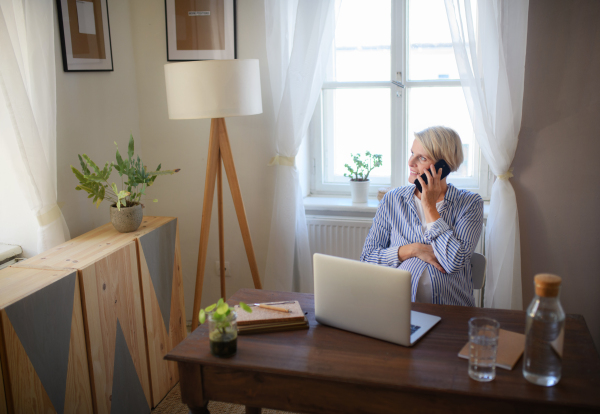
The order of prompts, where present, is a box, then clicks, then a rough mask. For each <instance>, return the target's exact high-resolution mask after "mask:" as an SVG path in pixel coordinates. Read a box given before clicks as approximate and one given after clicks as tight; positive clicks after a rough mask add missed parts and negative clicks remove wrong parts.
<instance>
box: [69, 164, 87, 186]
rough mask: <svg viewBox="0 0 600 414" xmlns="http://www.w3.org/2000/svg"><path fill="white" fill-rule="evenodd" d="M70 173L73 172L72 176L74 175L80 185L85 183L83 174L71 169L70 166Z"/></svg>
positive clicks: (73, 168)
mask: <svg viewBox="0 0 600 414" xmlns="http://www.w3.org/2000/svg"><path fill="white" fill-rule="evenodd" d="M71 171H73V174H75V177H77V179H78V180H79V182H80V183H83V182H85V177H84V176H83V174H81V173H80V172H79V170H78V169H77V168H75V167H73V166H72V165H71Z"/></svg>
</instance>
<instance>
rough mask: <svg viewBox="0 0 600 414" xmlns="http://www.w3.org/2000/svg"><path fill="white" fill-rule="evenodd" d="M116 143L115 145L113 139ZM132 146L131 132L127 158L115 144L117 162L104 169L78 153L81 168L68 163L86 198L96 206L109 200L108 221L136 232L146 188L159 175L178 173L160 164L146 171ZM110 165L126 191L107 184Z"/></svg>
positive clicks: (117, 227)
mask: <svg viewBox="0 0 600 414" xmlns="http://www.w3.org/2000/svg"><path fill="white" fill-rule="evenodd" d="M115 145H117V143H116V142H115ZM133 149H134V145H133V135H130V137H129V147H128V149H127V156H128V157H127V159H125V160H124V159H123V158H122V157H121V154H119V147H117V155H116V159H117V163H116V164H114V163H112V162H111V163H108V162H107V163H106V164H104V168H103V169H100V168H99V167H98V166H97V165H96V163H94V161H92V160H91V159H90V157H88V156H87V155H85V154H83V156H82V155H79V162H80V164H81V171H79V170H78V169H77V168H75V167H73V166H72V165H71V170H72V171H73V174H75V176H76V177H77V179H78V180H79V185H78V186H77V187H75V189H76V190H83V191H85V192H87V193H88V194H89V195H88V198H92V197H93V200H92V201H93V202H94V203H95V204H96V208H98V206H99V205H100V203H101V202H102V200H104V199H105V198H106V199H107V200H110V201H111V202H112V205H111V206H110V221H111V222H112V224H113V226H114V227H115V229H117V231H119V232H121V233H129V232H132V231H136V230H137V229H138V227H140V224H141V223H142V219H143V217H144V213H143V211H142V208H143V207H144V205H143V204H141V199H142V196H143V195H145V194H146V187H150V186H151V185H152V184H153V183H154V180H156V177H157V176H159V175H171V174H175V173H176V172H179V168H177V169H175V170H165V171H161V170H160V167H161V165H160V164H159V165H158V167H157V168H156V171H152V172H148V171H147V169H146V166H145V165H144V164H143V163H142V160H140V157H139V155H138V157H137V159H134V158H133ZM113 168H114V169H115V170H116V171H117V172H118V173H119V176H120V177H121V188H124V187H126V188H127V191H125V190H121V191H119V189H118V188H117V185H116V184H115V183H112V184H109V183H108V180H109V179H110V174H111V172H112V169H113ZM124 175H126V176H127V181H123V176H124ZM153 201H154V202H157V201H158V200H156V199H154V200H153Z"/></svg>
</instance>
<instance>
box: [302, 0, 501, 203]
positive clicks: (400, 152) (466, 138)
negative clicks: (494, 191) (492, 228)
mask: <svg viewBox="0 0 600 414" xmlns="http://www.w3.org/2000/svg"><path fill="white" fill-rule="evenodd" d="M391 80H396V81H400V82H402V83H403V84H404V85H405V87H406V88H405V89H401V88H400V87H398V86H395V85H394V84H392V83H391ZM433 125H445V126H448V127H451V128H453V129H455V130H456V131H457V132H458V134H459V135H460V137H461V139H462V142H463V151H464V155H465V161H464V162H463V164H462V166H461V168H460V169H459V170H458V171H456V172H454V173H452V174H450V176H449V177H448V181H449V182H452V183H453V184H454V185H456V186H457V187H460V188H467V189H469V190H471V191H475V192H479V193H480V194H481V195H482V196H483V197H485V198H487V197H488V194H487V192H488V187H490V186H489V178H488V167H487V164H486V163H485V160H484V159H483V158H482V157H481V154H480V151H479V146H478V145H477V142H476V140H475V137H474V134H473V129H472V126H471V121H470V118H469V113H468V110H467V106H466V102H465V98H464V95H463V92H462V88H461V86H460V80H459V76H458V70H457V67H456V62H455V58H454V51H453V49H452V41H451V37H450V30H449V28H448V19H447V17H446V9H445V6H444V0H371V1H369V2H365V1H361V0H343V2H342V3H341V7H340V8H339V12H338V19H337V26H336V33H335V39H334V47H333V50H332V55H331V60H330V62H329V67H328V74H327V80H326V82H325V83H324V85H323V89H322V93H321V98H320V100H319V103H318V105H317V108H316V110H315V114H314V116H313V120H312V122H311V132H310V134H311V154H312V158H313V174H312V183H311V192H312V193H313V194H320V195H323V194H349V192H350V186H349V184H348V178H346V177H344V172H346V169H345V167H344V164H346V163H350V162H351V153H360V154H364V153H365V152H366V151H371V152H372V153H377V154H382V155H383V158H382V159H383V166H382V167H380V168H377V169H375V170H373V172H372V173H371V175H370V177H369V178H370V179H371V183H372V185H371V189H370V194H371V195H372V196H373V195H376V193H377V189H378V188H379V187H382V186H393V187H397V186H401V185H405V184H407V179H408V157H409V155H410V148H411V146H412V143H413V140H414V135H413V133H414V132H416V131H420V130H422V129H424V128H427V127H429V126H433Z"/></svg>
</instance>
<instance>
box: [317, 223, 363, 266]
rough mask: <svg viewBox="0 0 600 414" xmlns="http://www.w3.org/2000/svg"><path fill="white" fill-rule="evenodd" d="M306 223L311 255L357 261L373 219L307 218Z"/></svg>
mask: <svg viewBox="0 0 600 414" xmlns="http://www.w3.org/2000/svg"><path fill="white" fill-rule="evenodd" d="M306 222H307V225H308V242H309V244H310V253H311V255H313V254H315V253H322V254H327V255H330V256H337V257H344V258H346V259H354V260H358V259H360V254H361V253H362V249H363V246H364V244H365V239H366V238H367V233H369V229H370V228H371V224H372V223H373V219H371V218H364V219H361V218H343V217H339V218H338V217H335V218H333V217H326V218H325V217H318V216H307V217H306Z"/></svg>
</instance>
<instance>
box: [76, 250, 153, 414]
mask: <svg viewBox="0 0 600 414" xmlns="http://www.w3.org/2000/svg"><path fill="white" fill-rule="evenodd" d="M80 277H81V282H82V283H81V284H82V286H83V298H84V302H83V303H84V310H85V312H84V315H85V322H86V323H85V326H86V340H87V346H88V358H89V361H90V370H91V379H92V392H93V393H94V396H95V398H94V400H95V403H96V405H97V407H96V408H97V412H98V413H110V412H123V413H147V412H150V406H151V401H152V396H151V390H150V382H149V376H148V359H147V353H146V344H145V340H144V322H143V314H142V298H141V291H140V282H139V273H138V264H137V254H136V247H135V242H134V241H132V242H130V243H129V244H127V245H126V246H124V247H122V248H119V249H117V250H115V251H113V252H111V253H109V254H108V255H107V256H105V257H103V258H100V259H98V260H97V261H95V262H94V263H93V264H91V265H90V266H88V267H86V268H83V269H81V276H80Z"/></svg>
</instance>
